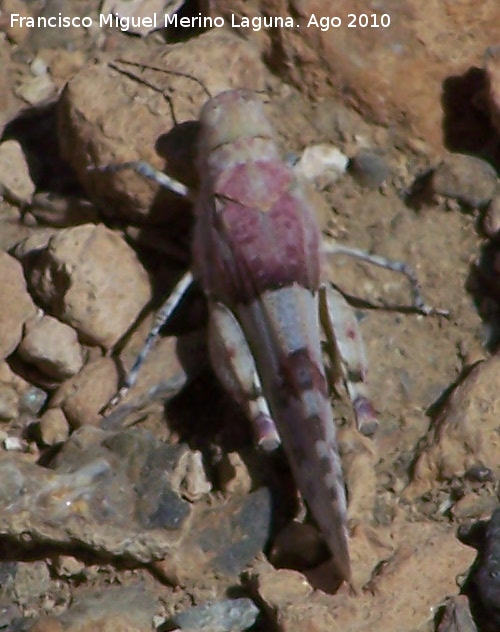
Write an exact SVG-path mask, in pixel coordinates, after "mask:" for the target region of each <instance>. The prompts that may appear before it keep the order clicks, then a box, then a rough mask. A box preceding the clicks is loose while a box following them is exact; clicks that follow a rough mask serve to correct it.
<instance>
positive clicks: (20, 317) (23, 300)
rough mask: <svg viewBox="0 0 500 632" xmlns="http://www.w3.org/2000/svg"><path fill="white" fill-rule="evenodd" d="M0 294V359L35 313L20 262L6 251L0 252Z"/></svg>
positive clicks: (16, 341)
mask: <svg viewBox="0 0 500 632" xmlns="http://www.w3.org/2000/svg"><path fill="white" fill-rule="evenodd" d="M0 296H2V308H1V309H0V359H1V360H3V359H4V358H6V357H8V356H9V355H10V354H11V353H12V352H13V351H14V349H15V348H16V347H17V345H18V344H19V342H20V341H21V335H22V330H23V326H24V324H25V323H26V321H28V320H29V319H30V318H32V317H33V316H35V314H36V306H35V304H34V303H33V301H32V299H31V296H30V295H29V294H28V291H27V289H26V281H25V280H24V275H23V269H22V267H21V264H20V263H19V262H17V261H16V260H15V259H14V258H13V257H11V256H10V255H8V254H7V253H6V252H0Z"/></svg>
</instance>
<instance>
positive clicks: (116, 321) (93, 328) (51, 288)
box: [30, 224, 151, 348]
mask: <svg viewBox="0 0 500 632" xmlns="http://www.w3.org/2000/svg"><path fill="white" fill-rule="evenodd" d="M30 281H31V284H32V287H33V291H34V292H35V293H36V295H37V296H38V298H39V299H40V301H41V302H43V304H44V305H46V306H47V309H48V311H50V312H51V313H53V314H54V315H55V316H57V317H58V318H59V319H60V320H62V321H64V322H66V323H67V324H69V325H71V326H72V327H74V328H75V329H76V330H77V331H78V333H79V334H80V336H81V337H82V338H83V339H84V340H85V341H86V342H89V343H90V344H97V345H101V346H103V347H105V348H110V347H112V346H113V345H114V344H115V343H116V342H117V341H118V340H119V339H120V338H121V337H122V336H123V335H124V333H125V332H126V331H127V330H128V328H129V327H130V326H131V325H132V323H133V322H134V321H135V319H136V318H137V316H138V314H139V313H140V311H141V310H142V309H143V308H144V306H145V305H146V303H147V302H148V301H149V300H150V298H151V288H150V286H149V281H148V276H147V274H146V271H145V270H144V268H143V267H142V266H141V264H140V263H139V260H138V259H137V256H136V254H135V253H134V251H133V250H132V249H131V248H130V247H129V246H128V245H127V244H126V243H125V241H124V240H123V239H122V238H121V237H120V236H119V235H117V234H116V233H114V232H113V231H112V230H110V229H108V228H106V227H104V226H102V225H97V226H95V225H94V224H85V225H83V226H77V227H75V228H68V229H66V230H62V231H60V232H59V233H58V234H56V235H54V236H53V237H52V238H51V239H50V241H49V243H48V246H47V248H46V249H45V251H43V253H42V254H41V255H40V258H39V261H38V262H37V264H36V266H35V267H34V268H33V269H32V270H31V271H30Z"/></svg>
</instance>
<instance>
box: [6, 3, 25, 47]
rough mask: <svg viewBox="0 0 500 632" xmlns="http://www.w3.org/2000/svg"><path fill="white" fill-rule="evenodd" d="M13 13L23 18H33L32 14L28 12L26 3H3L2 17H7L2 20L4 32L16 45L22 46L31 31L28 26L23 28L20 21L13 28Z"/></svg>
mask: <svg viewBox="0 0 500 632" xmlns="http://www.w3.org/2000/svg"><path fill="white" fill-rule="evenodd" d="M12 13H17V14H18V15H20V16H21V17H23V18H26V17H32V14H31V12H30V11H29V10H28V7H27V6H26V3H25V2H22V0H5V1H4V2H3V3H2V14H3V16H2V17H5V19H4V20H2V31H4V33H6V35H7V36H8V38H9V39H10V40H12V41H13V42H15V43H16V44H22V43H23V42H24V40H25V39H26V38H27V37H28V35H29V34H30V29H29V28H28V27H26V26H21V24H20V22H19V21H16V23H14V24H13V25H12V26H11V19H10V16H11V14H12ZM25 24H26V23H25Z"/></svg>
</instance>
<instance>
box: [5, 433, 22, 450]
mask: <svg viewBox="0 0 500 632" xmlns="http://www.w3.org/2000/svg"><path fill="white" fill-rule="evenodd" d="M3 447H4V448H5V449H6V450H7V451H8V452H24V449H25V445H24V442H23V441H22V440H21V439H20V438H19V437H6V438H5V439H4V441H3Z"/></svg>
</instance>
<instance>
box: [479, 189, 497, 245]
mask: <svg viewBox="0 0 500 632" xmlns="http://www.w3.org/2000/svg"><path fill="white" fill-rule="evenodd" d="M481 225H482V228H483V230H484V233H485V235H486V237H489V238H490V239H498V238H499V237H500V195H496V196H495V197H494V198H493V199H492V200H491V202H490V203H489V205H488V208H487V209H486V211H485V213H484V215H483V217H482V222H481Z"/></svg>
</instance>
